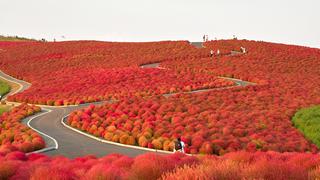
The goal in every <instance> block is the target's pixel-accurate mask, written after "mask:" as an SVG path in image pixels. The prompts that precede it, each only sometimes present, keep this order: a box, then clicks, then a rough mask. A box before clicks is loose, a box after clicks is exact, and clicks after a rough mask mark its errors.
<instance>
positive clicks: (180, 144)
mask: <svg viewBox="0 0 320 180" xmlns="http://www.w3.org/2000/svg"><path fill="white" fill-rule="evenodd" d="M184 147H185V144H184V142H183V141H181V138H180V137H178V139H177V141H175V143H174V148H173V152H176V151H178V152H182V153H184Z"/></svg>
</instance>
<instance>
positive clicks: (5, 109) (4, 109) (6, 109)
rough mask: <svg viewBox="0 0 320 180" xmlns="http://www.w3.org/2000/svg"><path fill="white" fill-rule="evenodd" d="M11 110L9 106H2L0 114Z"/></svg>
mask: <svg viewBox="0 0 320 180" xmlns="http://www.w3.org/2000/svg"><path fill="white" fill-rule="evenodd" d="M9 110H10V108H9V107H0V115H1V114H2V113H4V112H7V111H9Z"/></svg>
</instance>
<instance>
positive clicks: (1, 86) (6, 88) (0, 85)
mask: <svg viewBox="0 0 320 180" xmlns="http://www.w3.org/2000/svg"><path fill="white" fill-rule="evenodd" d="M10 89H11V88H10V85H9V84H8V83H6V82H4V81H2V80H0V95H2V96H3V95H5V94H7V93H8V92H10Z"/></svg>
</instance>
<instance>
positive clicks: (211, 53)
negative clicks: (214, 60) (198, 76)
mask: <svg viewBox="0 0 320 180" xmlns="http://www.w3.org/2000/svg"><path fill="white" fill-rule="evenodd" d="M213 55H214V51H213V50H212V49H211V50H210V57H212V56H213Z"/></svg>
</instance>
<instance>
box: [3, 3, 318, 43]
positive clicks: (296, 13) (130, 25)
mask: <svg viewBox="0 0 320 180" xmlns="http://www.w3.org/2000/svg"><path fill="white" fill-rule="evenodd" d="M319 7H320V1H319V0H267V1H260V0H241V1H239V0H158V1H155V0H0V34H2V35H19V36H25V37H31V38H36V39H41V38H45V39H47V40H53V38H56V39H57V40H63V38H62V36H64V37H65V40H78V39H92V40H103V41H158V40H190V41H201V40H202V35H203V34H208V35H209V38H212V39H214V38H215V37H217V38H218V39H223V38H232V35H236V36H237V37H238V38H240V39H252V40H264V41H272V42H282V43H289V44H298V45H305V46H311V47H318V48H320V10H319Z"/></svg>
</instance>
